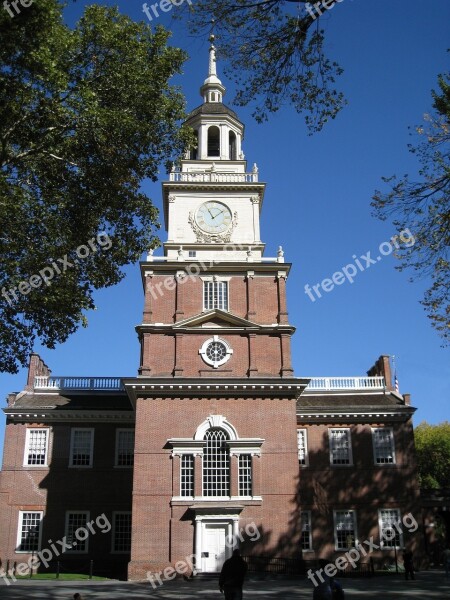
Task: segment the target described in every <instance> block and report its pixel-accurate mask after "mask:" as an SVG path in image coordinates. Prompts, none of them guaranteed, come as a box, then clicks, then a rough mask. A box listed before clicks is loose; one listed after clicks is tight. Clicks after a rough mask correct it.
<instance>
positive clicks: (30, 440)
mask: <svg viewBox="0 0 450 600" xmlns="http://www.w3.org/2000/svg"><path fill="white" fill-rule="evenodd" d="M48 438H49V429H44V428H42V427H41V428H39V429H27V433H26V439H25V456H24V460H23V466H24V467H46V466H47V460H48V457H47V455H48Z"/></svg>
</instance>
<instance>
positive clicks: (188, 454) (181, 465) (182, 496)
mask: <svg viewBox="0 0 450 600" xmlns="http://www.w3.org/2000/svg"><path fill="white" fill-rule="evenodd" d="M185 456H190V457H191V460H192V478H193V480H192V492H193V493H192V495H190V496H188V495H184V494H183V481H182V476H183V458H184V457H185ZM194 494H195V454H192V453H190V452H186V453H185V454H183V455H181V456H180V498H183V499H184V500H186V499H187V500H192V499H193V498H194Z"/></svg>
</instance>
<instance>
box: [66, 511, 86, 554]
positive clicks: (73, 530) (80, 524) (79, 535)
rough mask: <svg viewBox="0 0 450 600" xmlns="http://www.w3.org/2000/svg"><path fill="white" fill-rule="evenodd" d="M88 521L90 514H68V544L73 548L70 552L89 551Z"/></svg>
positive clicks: (80, 512) (74, 512) (77, 512)
mask: <svg viewBox="0 0 450 600" xmlns="http://www.w3.org/2000/svg"><path fill="white" fill-rule="evenodd" d="M88 520H89V513H88V512H82V511H73V512H68V513H66V542H67V544H68V545H70V546H71V549H70V552H87V551H88V539H89V530H88V529H87V528H86V523H87V522H88Z"/></svg>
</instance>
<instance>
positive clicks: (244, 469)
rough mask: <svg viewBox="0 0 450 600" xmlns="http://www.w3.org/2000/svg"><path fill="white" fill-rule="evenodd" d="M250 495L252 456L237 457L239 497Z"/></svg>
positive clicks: (242, 455)
mask: <svg viewBox="0 0 450 600" xmlns="http://www.w3.org/2000/svg"><path fill="white" fill-rule="evenodd" d="M251 495H252V456H251V454H241V455H240V456H239V496H251Z"/></svg>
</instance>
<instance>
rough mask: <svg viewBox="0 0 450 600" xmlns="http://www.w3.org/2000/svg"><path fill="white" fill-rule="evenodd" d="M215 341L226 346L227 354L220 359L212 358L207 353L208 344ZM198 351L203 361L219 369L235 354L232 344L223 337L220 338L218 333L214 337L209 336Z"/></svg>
mask: <svg viewBox="0 0 450 600" xmlns="http://www.w3.org/2000/svg"><path fill="white" fill-rule="evenodd" d="M213 343H219V344H223V345H224V346H225V356H224V357H223V358H221V359H220V360H216V361H214V360H211V359H210V358H209V357H208V355H207V349H208V346H209V345H210V344H213ZM198 353H199V354H200V355H201V357H202V359H203V361H204V362H205V363H206V364H207V365H210V366H211V367H214V368H215V369H217V368H218V367H221V366H222V365H224V364H225V363H226V362H228V361H229V360H230V357H231V355H232V354H233V349H232V348H231V346H230V344H229V343H228V342H226V341H225V340H224V339H223V338H220V337H219V336H218V335H214V336H213V337H212V338H208V339H207V340H206V341H205V342H203V345H202V347H201V348H200V350H199V351H198Z"/></svg>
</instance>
